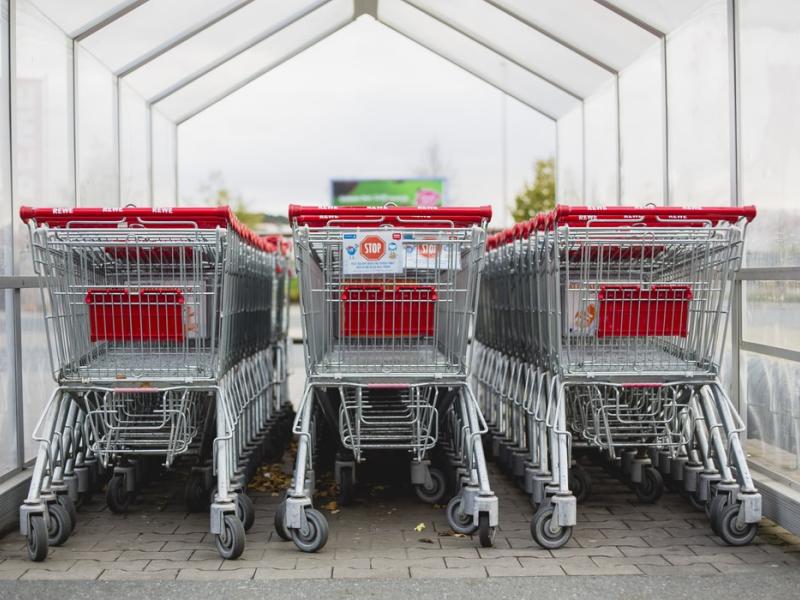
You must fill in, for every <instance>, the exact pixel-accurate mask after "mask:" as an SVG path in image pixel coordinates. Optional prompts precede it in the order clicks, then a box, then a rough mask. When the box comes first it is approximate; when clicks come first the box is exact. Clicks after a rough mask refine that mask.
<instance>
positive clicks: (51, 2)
mask: <svg viewBox="0 0 800 600" xmlns="http://www.w3.org/2000/svg"><path fill="white" fill-rule="evenodd" d="M137 1H138V0H33V4H35V5H36V6H37V7H38V8H39V9H40V10H41V11H42V12H43V13H44V14H46V15H47V16H48V17H49V18H50V19H51V20H52V21H53V22H54V23H55V24H56V25H58V26H59V27H60V28H61V29H63V30H64V31H65V32H66V33H67V34H68V35H69V36H71V37H72V36H75V35H76V34H77V33H79V32H80V31H81V30H82V29H83V28H84V27H87V26H88V25H91V24H93V23H97V22H99V21H102V20H103V19H105V18H107V17H109V16H111V15H113V14H115V13H116V12H118V11H120V10H122V9H124V8H125V7H126V6H130V5H132V4H136V3H137Z"/></svg>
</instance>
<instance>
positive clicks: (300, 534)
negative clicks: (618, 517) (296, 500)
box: [289, 508, 328, 552]
mask: <svg viewBox="0 0 800 600" xmlns="http://www.w3.org/2000/svg"><path fill="white" fill-rule="evenodd" d="M289 532H290V533H291V536H292V541H293V542H294V545H295V546H297V548H298V549H300V550H302V551H303V552H316V551H317V550H319V549H320V548H322V547H323V546H324V545H325V543H326V542H327V541H328V521H327V519H325V516H324V515H323V514H322V513H321V512H319V511H318V510H317V509H315V508H307V509H306V525H305V527H303V528H302V529H290V530H289Z"/></svg>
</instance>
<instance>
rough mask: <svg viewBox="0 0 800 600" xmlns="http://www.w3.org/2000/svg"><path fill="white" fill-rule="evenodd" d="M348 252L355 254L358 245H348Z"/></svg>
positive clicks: (351, 254)
mask: <svg viewBox="0 0 800 600" xmlns="http://www.w3.org/2000/svg"><path fill="white" fill-rule="evenodd" d="M347 253H348V254H349V255H350V256H355V253H356V247H355V246H348V247H347Z"/></svg>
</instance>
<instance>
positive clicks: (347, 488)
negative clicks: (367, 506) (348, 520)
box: [336, 467, 355, 506]
mask: <svg viewBox="0 0 800 600" xmlns="http://www.w3.org/2000/svg"><path fill="white" fill-rule="evenodd" d="M339 477H340V479H341V481H339V493H338V494H337V495H336V501H337V502H338V503H339V504H340V505H341V506H349V505H351V504H352V503H353V486H354V485H355V484H354V482H353V479H354V477H353V468H352V467H345V468H343V469H342V470H341V471H339Z"/></svg>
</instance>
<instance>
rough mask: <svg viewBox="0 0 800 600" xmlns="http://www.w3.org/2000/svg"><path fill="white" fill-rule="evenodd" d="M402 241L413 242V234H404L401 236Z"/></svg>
mask: <svg viewBox="0 0 800 600" xmlns="http://www.w3.org/2000/svg"><path fill="white" fill-rule="evenodd" d="M403 239H404V240H413V239H414V234H413V233H404V234H403Z"/></svg>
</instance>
